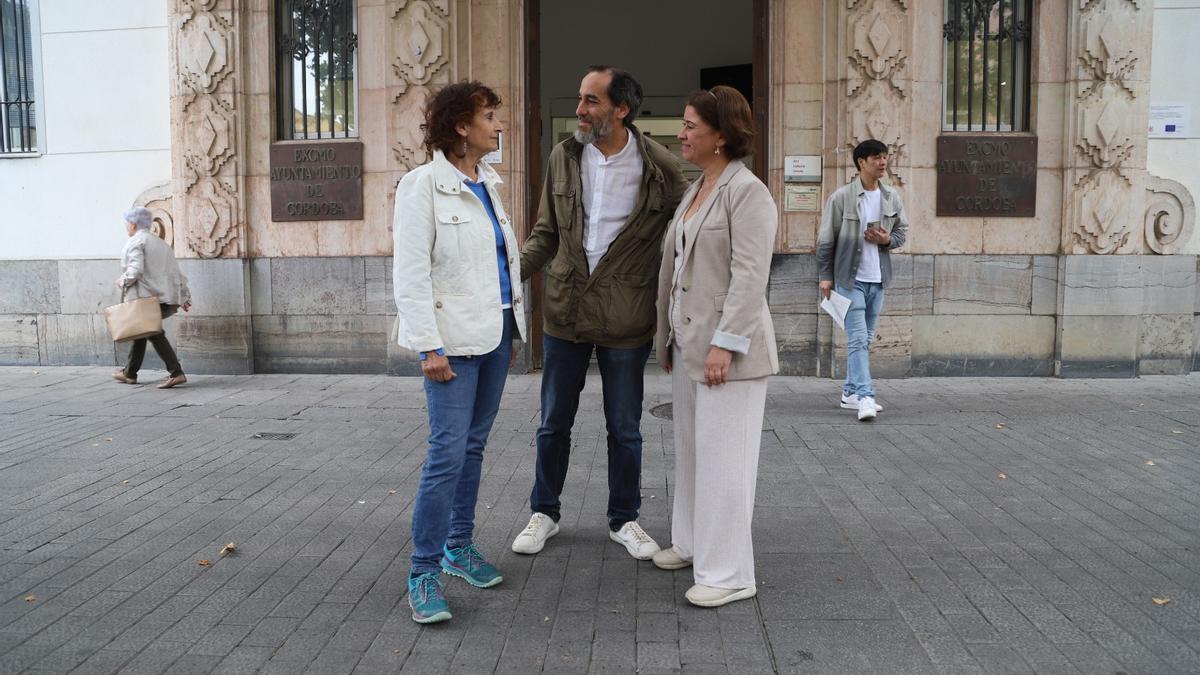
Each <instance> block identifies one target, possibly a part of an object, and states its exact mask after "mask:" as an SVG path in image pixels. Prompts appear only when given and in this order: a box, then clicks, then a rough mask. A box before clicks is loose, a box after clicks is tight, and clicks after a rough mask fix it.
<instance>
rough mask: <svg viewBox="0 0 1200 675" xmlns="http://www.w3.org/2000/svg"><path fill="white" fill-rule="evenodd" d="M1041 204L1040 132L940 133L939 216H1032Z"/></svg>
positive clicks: (938, 162)
mask: <svg viewBox="0 0 1200 675" xmlns="http://www.w3.org/2000/svg"><path fill="white" fill-rule="evenodd" d="M1036 204H1037V137H1036V136H939V137H938V142H937V214H938V215H939V216H969V217H971V216H973V217H977V218H1027V217H1030V216H1033V215H1034V207H1035V206H1036Z"/></svg>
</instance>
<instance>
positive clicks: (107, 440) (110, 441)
mask: <svg viewBox="0 0 1200 675" xmlns="http://www.w3.org/2000/svg"><path fill="white" fill-rule="evenodd" d="M104 442H106V443H112V439H111V438H106V439H104Z"/></svg>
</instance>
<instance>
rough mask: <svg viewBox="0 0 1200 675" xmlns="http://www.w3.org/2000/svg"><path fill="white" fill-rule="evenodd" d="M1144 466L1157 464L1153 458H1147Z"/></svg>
mask: <svg viewBox="0 0 1200 675" xmlns="http://www.w3.org/2000/svg"><path fill="white" fill-rule="evenodd" d="M1146 466H1158V465H1157V464H1155V463H1154V460H1152V459H1148V460H1146Z"/></svg>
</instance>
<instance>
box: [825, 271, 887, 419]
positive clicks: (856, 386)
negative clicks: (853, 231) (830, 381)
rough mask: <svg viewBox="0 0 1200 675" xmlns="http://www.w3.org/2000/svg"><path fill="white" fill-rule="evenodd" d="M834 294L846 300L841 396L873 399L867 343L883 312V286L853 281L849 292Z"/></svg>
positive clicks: (873, 335) (840, 287) (839, 287)
mask: <svg viewBox="0 0 1200 675" xmlns="http://www.w3.org/2000/svg"><path fill="white" fill-rule="evenodd" d="M836 288H837V292H838V294H840V295H843V296H845V297H847V298H850V309H849V310H847V311H846V382H845V383H844V384H843V385H842V394H843V395H844V396H858V397H859V398H860V399H861V398H863V397H865V396H870V397H872V398H874V397H875V388H874V387H873V386H872V385H871V361H870V347H871V341H872V340H874V339H875V324H876V323H878V321H879V314H880V313H881V312H883V284H878V283H870V282H866V281H855V282H854V287H853V288H844V287H842V286H837V287H836Z"/></svg>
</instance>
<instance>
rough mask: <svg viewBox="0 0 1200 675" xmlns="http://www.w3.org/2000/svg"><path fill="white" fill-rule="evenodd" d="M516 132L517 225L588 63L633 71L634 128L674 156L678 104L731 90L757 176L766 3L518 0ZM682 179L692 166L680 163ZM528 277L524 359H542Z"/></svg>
mask: <svg viewBox="0 0 1200 675" xmlns="http://www.w3.org/2000/svg"><path fill="white" fill-rule="evenodd" d="M525 21H526V27H525V28H526V36H527V38H528V42H527V44H526V50H527V51H526V57H527V58H526V64H527V69H526V72H525V91H526V101H525V103H526V109H527V111H528V114H527V117H526V119H525V125H526V126H525V128H526V129H527V130H528V131H529V133H528V134H527V136H526V138H527V139H528V140H527V142H528V148H527V154H526V156H527V157H528V158H529V166H528V167H527V168H528V173H527V176H528V178H529V180H528V182H527V184H526V190H527V194H526V204H528V208H529V212H528V213H527V214H526V220H525V222H526V225H525V226H526V228H529V227H532V225H533V223H534V222H535V221H536V220H537V208H538V196H539V193H540V190H541V184H542V180H543V178H544V176H545V173H544V169H545V161H546V158H547V157H548V156H549V155H550V150H551V149H552V148H553V147H554V145H555V144H557V143H558V142H559V141H561V140H562V139H563V138H565V137H566V136H568V135H570V134H571V133H573V132H574V129H575V106H576V103H577V98H578V90H579V89H578V88H579V80H580V78H581V77H582V76H583V73H584V72H585V70H586V68H587V66H589V65H592V64H606V65H613V66H619V67H621V68H624V69H626V70H628V71H629V72H631V73H633V74H634V76H635V77H637V78H638V80H639V81H640V82H641V83H642V87H643V89H644V93H645V100H644V101H643V104H642V110H641V112H640V113H639V115H638V120H637V125H638V128H639V129H640V130H641V131H642V133H644V134H647V135H649V136H651V137H652V138H653V139H654V140H656V141H658V142H660V143H662V144H663V145H665V146H667V147H668V148H670V149H672V150H673V151H674V152H675V153H676V156H678V141H677V140H676V139H675V134H676V133H677V132H678V131H679V128H680V125H681V120H682V114H683V107H684V101H685V100H686V97H687V95H688V94H689V93H691V92H692V91H694V90H696V89H700V88H710V87H714V86H716V85H718V84H725V85H729V86H733V87H736V88H737V89H738V90H739V91H741V92H742V93H743V94H745V95H746V98H747V99H748V100H749V101H750V103H751V105H752V107H753V108H754V113H755V118H756V121H757V123H758V132H759V133H758V136H757V140H756V148H755V152H754V156H753V157H752V158H749V160H748V161H749V162H751V165H752V167H753V168H754V170H755V173H757V174H758V175H759V176H760V177H762V178H763V179H764V180H765V179H766V171H765V167H766V147H767V146H766V136H767V134H766V130H767V125H766V122H767V117H766V114H767V54H768V53H769V52H768V49H767V47H768V45H767V36H768V30H767V2H766V0H656V1H655V2H644V1H642V0H612V1H610V2H609V3H607V4H605V5H603V6H599V5H588V4H586V3H575V2H555V1H554V0H546V1H543V0H525ZM681 164H682V165H683V168H684V171H685V173H687V174H688V175H689V177H694V176H695V175H697V171H696V170H695V167H693V166H691V165H690V164H686V163H682V160H681ZM539 277H540V275H536V276H535V277H534V279H533V287H532V288H533V293H532V296H533V297H532V298H531V299H532V304H531V307H532V313H531V316H530V321H531V326H530V327H531V328H532V329H533V330H532V338H533V340H532V344H531V345H530V347H531V352H530V356H531V364H532V365H533V366H534V367H535V368H537V367H540V365H541V359H542V354H541V352H542V349H541V347H542V345H541V289H542V283H541V279H540V278H539Z"/></svg>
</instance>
